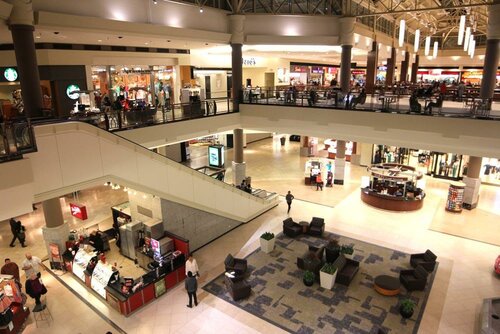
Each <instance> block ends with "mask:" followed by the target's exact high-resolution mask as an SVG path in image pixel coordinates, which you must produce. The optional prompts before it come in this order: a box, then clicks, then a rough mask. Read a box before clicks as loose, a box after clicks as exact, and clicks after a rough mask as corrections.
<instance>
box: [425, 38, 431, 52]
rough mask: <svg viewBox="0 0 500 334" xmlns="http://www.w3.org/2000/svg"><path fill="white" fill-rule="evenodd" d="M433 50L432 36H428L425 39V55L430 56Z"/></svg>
mask: <svg viewBox="0 0 500 334" xmlns="http://www.w3.org/2000/svg"><path fill="white" fill-rule="evenodd" d="M430 49H431V36H427V37H426V38H425V55H426V56H428V55H429V51H430Z"/></svg>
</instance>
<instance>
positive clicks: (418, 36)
mask: <svg viewBox="0 0 500 334" xmlns="http://www.w3.org/2000/svg"><path fill="white" fill-rule="evenodd" d="M419 45H420V29H417V30H415V44H414V45H413V51H414V52H417V51H418V47H419Z"/></svg>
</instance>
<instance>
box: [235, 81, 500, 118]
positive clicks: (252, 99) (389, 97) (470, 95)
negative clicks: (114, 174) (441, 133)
mask: <svg viewBox="0 0 500 334" xmlns="http://www.w3.org/2000/svg"><path fill="white" fill-rule="evenodd" d="M411 92H412V89H411V87H410V86H404V87H403V86H401V87H388V88H387V90H386V89H385V88H383V87H382V88H381V89H380V90H377V92H376V93H374V94H368V95H366V96H365V97H363V96H362V95H360V91H351V92H349V93H348V94H343V93H342V92H341V91H340V89H338V88H334V89H328V90H324V89H323V90H315V89H309V90H291V89H279V90H262V89H261V90H259V91H257V92H255V91H253V90H249V89H247V90H244V91H243V92H242V94H241V103H243V104H264V105H282V106H295V107H314V108H329V109H341V110H354V111H363V112H390V113H401V114H415V115H431V116H446V117H461V118H464V117H466V118H467V117H468V118H483V119H493V120H500V105H498V104H497V105H494V104H493V99H481V98H479V96H478V93H477V92H476V91H474V90H470V91H466V92H465V93H464V94H463V95H462V96H458V95H457V93H456V92H455V91H451V92H450V93H449V94H446V95H445V101H444V102H443V104H442V105H440V104H439V103H438V102H436V98H437V96H436V95H435V94H432V95H426V94H421V95H419V96H418V99H417V102H418V103H413V104H412V103H410V99H409V98H410V95H409V94H411ZM449 101H451V102H452V103H450V102H449ZM436 103H437V105H436Z"/></svg>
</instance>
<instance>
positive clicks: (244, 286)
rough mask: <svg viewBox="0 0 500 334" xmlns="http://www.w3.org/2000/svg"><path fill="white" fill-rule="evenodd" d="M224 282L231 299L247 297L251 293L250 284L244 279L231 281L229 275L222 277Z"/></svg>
mask: <svg viewBox="0 0 500 334" xmlns="http://www.w3.org/2000/svg"><path fill="white" fill-rule="evenodd" d="M224 282H225V283H226V288H227V290H228V291H229V294H230V295H231V297H232V298H233V300H240V299H244V298H247V297H248V296H250V294H251V293H252V288H251V287H250V284H248V282H247V281H245V280H241V281H237V282H233V281H232V280H231V279H230V278H229V277H224Z"/></svg>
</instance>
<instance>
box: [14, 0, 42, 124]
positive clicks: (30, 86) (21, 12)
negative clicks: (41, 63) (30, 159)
mask: <svg viewBox="0 0 500 334" xmlns="http://www.w3.org/2000/svg"><path fill="white" fill-rule="evenodd" d="M11 3H12V5H13V8H12V12H11V14H10V17H9V29H10V32H11V34H12V41H13V43H14V52H15V55H16V62H17V71H18V74H19V81H20V82H21V95H22V97H23V103H24V116H26V117H27V118H31V117H41V116H43V113H42V107H43V104H42V89H41V88H40V74H39V73H38V63H37V60H36V49H35V39H34V38H33V31H34V30H35V27H34V25H33V7H32V3H31V1H24V0H13V1H11Z"/></svg>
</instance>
